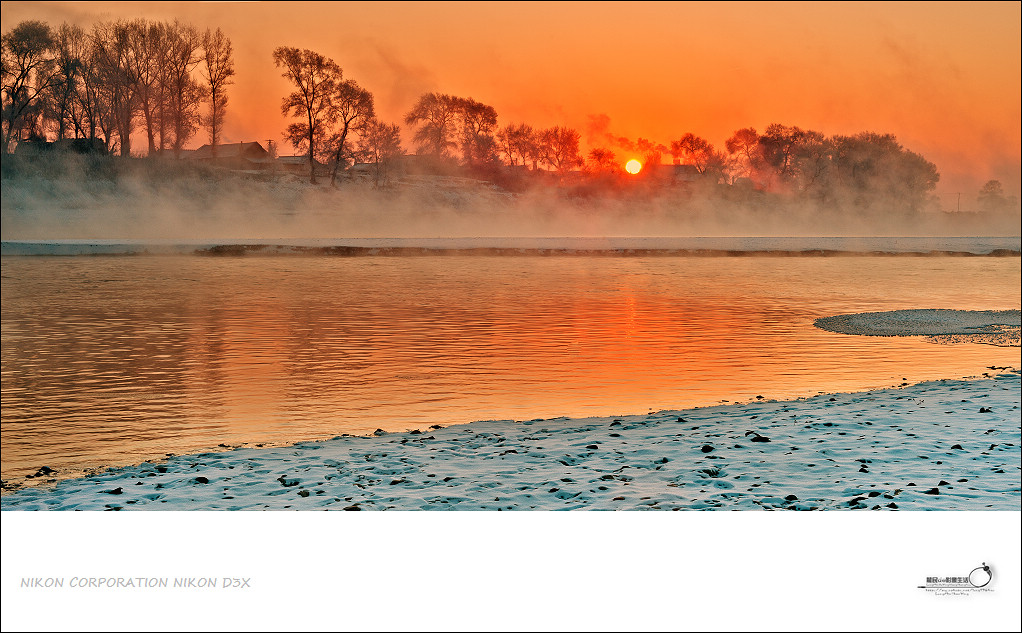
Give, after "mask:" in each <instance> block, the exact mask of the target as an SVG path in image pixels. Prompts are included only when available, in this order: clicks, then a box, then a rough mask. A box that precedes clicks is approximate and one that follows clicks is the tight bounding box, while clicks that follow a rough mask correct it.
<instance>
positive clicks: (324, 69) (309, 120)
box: [273, 46, 341, 184]
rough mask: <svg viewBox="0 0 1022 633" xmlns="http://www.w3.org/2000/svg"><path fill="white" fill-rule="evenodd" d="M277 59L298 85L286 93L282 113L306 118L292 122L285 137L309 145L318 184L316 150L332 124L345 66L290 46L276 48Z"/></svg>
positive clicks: (311, 175) (298, 145) (312, 179)
mask: <svg viewBox="0 0 1022 633" xmlns="http://www.w3.org/2000/svg"><path fill="white" fill-rule="evenodd" d="M273 61H274V64H276V66H277V68H281V67H283V68H284V73H283V74H282V76H283V77H284V78H285V79H287V80H289V81H290V82H291V83H292V84H294V85H295V88H297V90H295V91H294V92H292V93H291V94H289V95H287V96H286V97H284V100H283V102H282V104H281V107H280V109H281V113H282V114H284V115H285V116H292V117H294V118H300V119H304V121H302V122H300V123H292V124H291V125H289V126H288V127H287V130H286V131H285V133H284V134H285V137H286V138H287V139H288V140H289V141H290V142H291V144H292V145H294V146H295V148H296V149H298V148H308V152H309V182H310V183H312V184H316V162H315V158H314V154H315V153H316V152H317V151H318V149H319V146H320V144H321V140H322V139H321V137H322V135H323V131H324V127H325V126H326V125H327V124H328V119H327V117H328V114H329V109H330V98H331V95H332V93H333V91H334V89H335V88H336V85H337V82H339V81H340V79H341V68H340V66H338V65H337V64H336V63H334V61H333V60H331V59H327V58H326V57H323V56H322V55H320V54H319V53H316V52H313V51H310V50H308V49H302V50H299V49H297V48H291V47H287V46H282V47H279V48H277V49H276V50H274V51H273Z"/></svg>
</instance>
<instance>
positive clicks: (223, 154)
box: [180, 142, 273, 169]
mask: <svg viewBox="0 0 1022 633" xmlns="http://www.w3.org/2000/svg"><path fill="white" fill-rule="evenodd" d="M180 158H181V159H182V160H196V161H200V162H203V163H209V164H214V165H217V166H218V167H228V168H231V169H267V168H268V167H270V165H271V164H272V163H273V159H271V158H270V154H269V152H267V151H266V149H265V148H264V147H263V146H262V144H260V143H255V142H252V143H245V142H239V143H223V144H220V145H217V146H216V155H215V156H214V152H213V146H212V145H209V144H206V145H203V146H202V147H200V148H199V149H194V150H182V151H181V154H180Z"/></svg>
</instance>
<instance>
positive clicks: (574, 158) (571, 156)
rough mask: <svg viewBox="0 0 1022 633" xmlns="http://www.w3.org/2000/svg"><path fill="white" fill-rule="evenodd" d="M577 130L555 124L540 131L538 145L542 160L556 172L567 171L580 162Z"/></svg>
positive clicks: (579, 137) (579, 135)
mask: <svg viewBox="0 0 1022 633" xmlns="http://www.w3.org/2000/svg"><path fill="white" fill-rule="evenodd" d="M581 138H582V135H581V134H579V132H578V130H574V129H572V128H568V127H561V126H555V127H552V128H549V129H546V130H543V132H541V133H540V147H541V152H542V154H543V162H544V163H546V164H547V165H549V166H550V167H551V168H553V169H554V170H556V171H558V172H563V171H567V170H569V169H571V168H573V167H577V166H579V165H581V164H582V156H581V155H580V154H579V146H578V144H579V140H580V139H581Z"/></svg>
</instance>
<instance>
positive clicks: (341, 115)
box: [325, 77, 376, 185]
mask: <svg viewBox="0 0 1022 633" xmlns="http://www.w3.org/2000/svg"><path fill="white" fill-rule="evenodd" d="M338 79H339V77H338ZM375 117H376V112H375V110H374V108H373V95H372V94H371V93H370V92H369V91H368V90H366V89H365V88H362V87H361V86H359V85H358V84H357V83H355V82H354V81H353V80H351V79H348V80H346V81H340V82H339V83H337V84H335V88H334V93H333V95H332V96H331V99H330V113H329V118H330V119H331V122H332V123H333V125H334V126H337V127H335V129H334V133H333V134H331V135H330V138H329V139H327V142H326V143H325V145H326V146H327V147H329V148H332V150H333V151H332V154H333V155H332V156H331V160H332V162H333V165H334V168H333V171H332V172H331V173H330V184H332V185H333V184H336V183H337V171H338V169H339V168H340V167H341V166H342V165H344V164H346V163H347V161H348V158H350V157H351V154H352V152H351V148H350V145H351V144H350V142H349V141H350V139H349V138H348V137H349V135H350V134H351V133H353V132H361V131H363V130H364V127H365V125H366V124H368V123H369V122H370V121H372V120H373V119H374V118H375Z"/></svg>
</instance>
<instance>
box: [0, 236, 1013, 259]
mask: <svg viewBox="0 0 1022 633" xmlns="http://www.w3.org/2000/svg"><path fill="white" fill-rule="evenodd" d="M0 255H4V256H76V255H200V256H214V257H217V256H220V257H242V256H255V257H295V256H298V257H316V256H329V257H414V256H427V257H429V256H495V257H510V256H532V257H552V256H581V257H1019V256H1022V249H1020V247H1019V238H1011V237H993V238H932V239H928V238H567V237H565V238H496V237H495V238H378V239H373V238H362V239H336V240H328V239H324V240H301V239H299V240H223V241H220V242H214V241H194V242H192V241H186V240H182V241H173V240H163V241H146V240H125V241H119V240H49V241H47V240H5V241H3V242H0Z"/></svg>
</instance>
